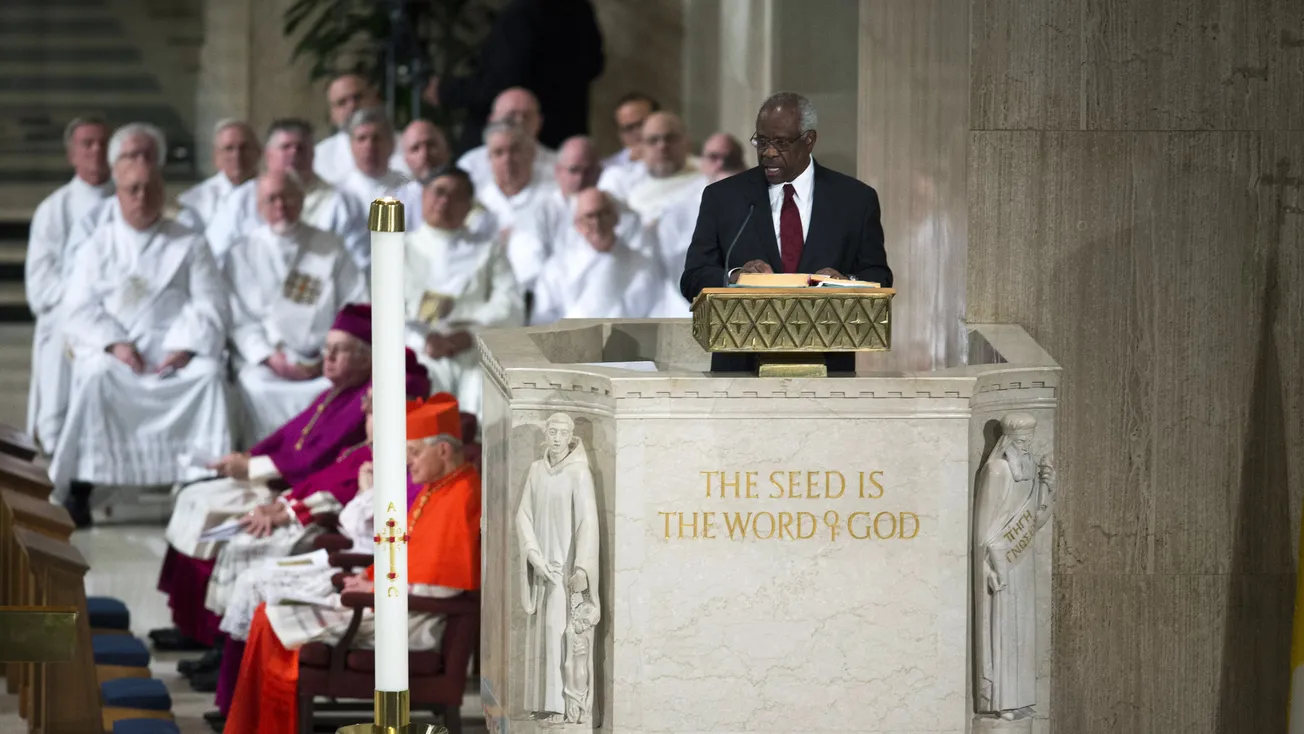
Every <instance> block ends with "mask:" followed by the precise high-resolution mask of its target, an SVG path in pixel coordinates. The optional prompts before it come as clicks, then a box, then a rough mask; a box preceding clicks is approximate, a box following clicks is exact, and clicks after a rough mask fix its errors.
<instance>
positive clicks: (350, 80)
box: [308, 73, 381, 185]
mask: <svg viewBox="0 0 1304 734" xmlns="http://www.w3.org/2000/svg"><path fill="white" fill-rule="evenodd" d="M380 101H381V100H380V94H379V92H378V91H377V90H376V88H375V87H374V86H373V85H372V84H371V82H370V81H368V80H367V79H366V78H365V77H363V76H362V75H360V74H353V73H346V74H338V75H336V76H335V77H334V78H332V79H331V81H330V84H328V85H326V104H327V105H328V106H329V108H330V117H331V125H333V126H334V127H335V130H336V132H335V134H333V135H331V136H330V137H328V138H325V139H324V140H322V141H321V142H320V143H317V147H316V149H315V151H316V155H315V156H313V163H312V167H313V170H314V171H315V172H316V173H317V177H318V178H320V179H321V180H323V181H325V182H326V183H328V184H331V185H335V184H337V183H339V182H340V181H342V180H344V177H345V176H347V175H348V174H349V172H350V171H352V170H353V166H354V163H353V148H352V146H350V145H349V133H348V131H346V130H345V129H344V127H345V125H347V124H348V122H349V118H351V117H353V113H354V112H357V111H358V110H360V109H362V108H364V107H375V106H377V105H379V104H380ZM308 143H309V144H310V145H311V144H312V138H311V134H310V135H309V139H308Z"/></svg>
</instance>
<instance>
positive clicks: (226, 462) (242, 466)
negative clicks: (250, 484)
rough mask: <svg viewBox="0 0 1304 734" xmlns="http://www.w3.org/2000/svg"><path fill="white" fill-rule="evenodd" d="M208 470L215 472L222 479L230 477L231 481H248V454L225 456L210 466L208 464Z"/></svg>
mask: <svg viewBox="0 0 1304 734" xmlns="http://www.w3.org/2000/svg"><path fill="white" fill-rule="evenodd" d="M208 468H209V469H212V470H214V471H216V472H217V473H218V474H221V475H222V476H224V477H231V478H232V479H248V478H249V454H241V453H235V454H227V455H226V456H223V457H222V458H220V459H218V460H217V461H215V462H213V463H212V464H209V465H208Z"/></svg>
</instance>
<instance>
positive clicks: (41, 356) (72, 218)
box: [24, 117, 113, 451]
mask: <svg viewBox="0 0 1304 734" xmlns="http://www.w3.org/2000/svg"><path fill="white" fill-rule="evenodd" d="M108 143H109V128H108V125H107V124H106V123H105V122H104V121H103V120H101V119H98V118H94V117H78V118H76V119H74V120H73V121H72V122H70V123H68V126H67V127H66V128H64V131H63V146H64V149H65V150H66V151H67V155H68V163H69V164H71V165H72V168H73V177H72V180H71V181H69V182H68V183H66V184H64V185H63V186H60V187H59V188H58V189H56V190H55V192H54V193H53V194H50V195H49V196H48V197H46V199H45V200H44V201H42V202H41V204H40V206H38V207H36V214H35V215H33V216H32V227H31V235H30V237H29V238H28V241H27V260H26V264H25V278H24V280H25V283H26V287H27V305H28V307H29V308H30V309H31V310H32V313H33V314H34V315H35V316H36V332H35V334H34V335H33V337H32V383H31V388H30V389H29V391H28V399H27V433H28V435H30V436H32V437H33V438H34V439H36V441H37V443H38V444H40V446H41V447H42V448H44V449H45V450H46V451H52V450H54V446H55V444H56V443H57V442H58V440H59V431H60V429H61V428H62V427H63V414H64V411H66V410H67V408H68V376H69V373H68V370H69V365H68V360H67V358H66V349H65V348H64V340H63V335H62V333H61V329H60V326H59V313H58V307H59V303H60V302H61V301H62V300H63V284H64V282H65V281H64V278H63V272H64V255H65V254H66V249H67V245H68V241H69V238H70V237H71V236H72V230H73V226H74V225H75V224H76V223H77V222H78V221H79V220H80V219H81V218H82V217H84V216H86V214H87V213H89V212H90V211H91V210H92V209H94V208H95V207H96V205H98V204H100V203H101V202H103V201H104V200H106V199H108V198H110V197H112V196H113V183H112V182H111V181H110V180H109V161H108Z"/></svg>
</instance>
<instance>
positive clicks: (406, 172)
mask: <svg viewBox="0 0 1304 734" xmlns="http://www.w3.org/2000/svg"><path fill="white" fill-rule="evenodd" d="M400 147H401V146H400ZM389 170H391V171H393V172H394V173H397V174H398V175H400V176H402V177H403V178H407V179H411V178H414V177H413V175H412V168H411V167H410V166H409V165H408V164H407V158H404V157H403V151H402V150H395V151H394V155H391V156H390V157H389Z"/></svg>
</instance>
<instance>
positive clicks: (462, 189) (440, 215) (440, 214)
mask: <svg viewBox="0 0 1304 734" xmlns="http://www.w3.org/2000/svg"><path fill="white" fill-rule="evenodd" d="M470 212H471V192H470V191H469V190H467V188H466V182H465V181H463V180H462V179H460V178H458V177H457V176H440V177H439V178H437V179H435V180H434V181H431V182H430V183H428V184H426V187H425V188H424V189H422V191H421V216H422V218H423V219H425V220H426V224H429V225H430V226H431V227H434V228H436V229H461V228H462V225H464V224H466V215H467V214H469V213H470Z"/></svg>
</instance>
